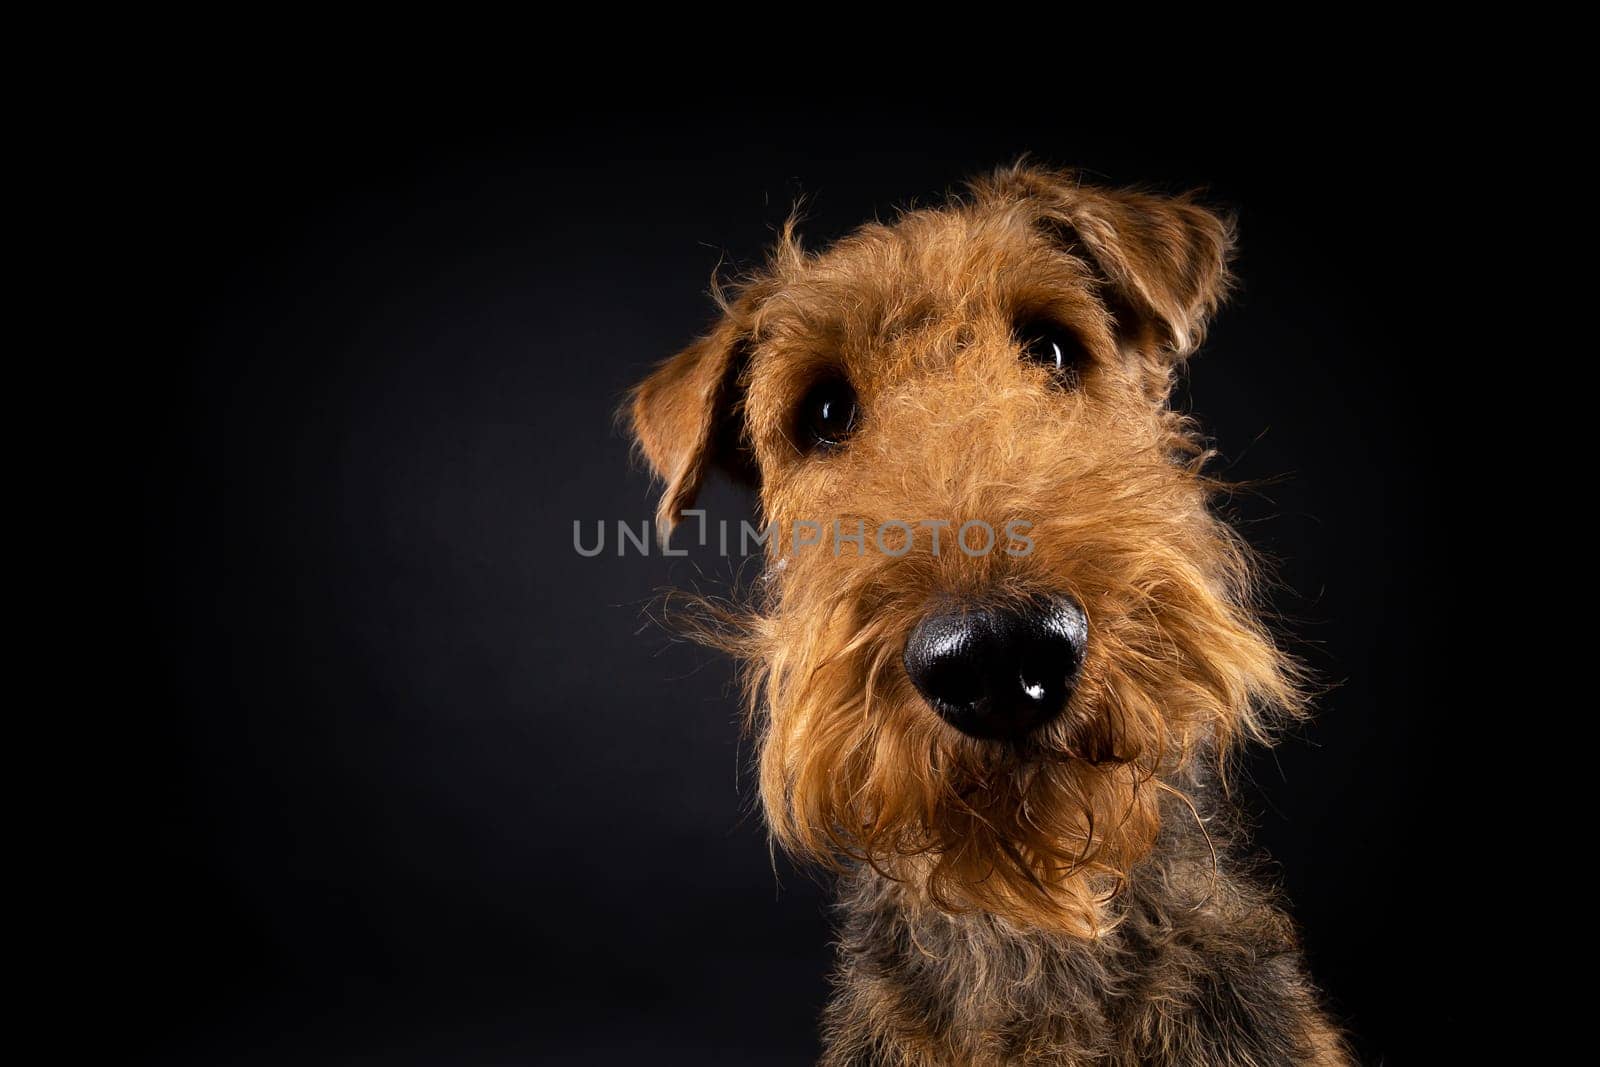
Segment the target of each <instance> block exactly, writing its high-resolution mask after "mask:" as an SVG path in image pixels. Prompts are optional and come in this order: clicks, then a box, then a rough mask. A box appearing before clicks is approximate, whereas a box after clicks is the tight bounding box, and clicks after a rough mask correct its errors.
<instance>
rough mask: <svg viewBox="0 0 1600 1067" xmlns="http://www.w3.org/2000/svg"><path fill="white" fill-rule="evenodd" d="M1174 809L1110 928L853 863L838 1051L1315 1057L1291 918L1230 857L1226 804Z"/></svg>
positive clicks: (1029, 1057) (1160, 1059)
mask: <svg viewBox="0 0 1600 1067" xmlns="http://www.w3.org/2000/svg"><path fill="white" fill-rule="evenodd" d="M1197 807H1198V809H1199V810H1205V807H1206V806H1197ZM1164 815H1165V816H1166V818H1165V820H1164V822H1163V829H1162V833H1161V835H1160V838H1159V840H1158V842H1157V845H1156V847H1155V849H1154V850H1153V852H1152V853H1151V854H1150V856H1149V857H1147V858H1146V859H1145V860H1144V861H1143V862H1142V863H1140V864H1139V865H1138V866H1137V867H1136V868H1135V870H1134V871H1133V872H1132V875H1131V877H1130V880H1129V882H1128V885H1127V886H1126V888H1125V890H1124V891H1123V892H1122V893H1121V894H1119V895H1118V896H1117V897H1115V898H1114V899H1113V900H1112V901H1111V902H1110V904H1108V908H1109V909H1110V917H1111V918H1112V919H1113V925H1112V928H1111V930H1110V932H1108V933H1106V934H1105V935H1103V936H1101V937H1099V938H1096V939H1093V940H1088V939H1083V938H1078V937H1073V936H1070V935H1066V934H1060V933H1052V932H1047V931H1039V930H1025V929H1020V928H1018V927H1016V926H1013V925H1012V924H1010V923H1008V922H1006V921H1004V920H1003V919H1000V918H998V917H996V916H993V915H989V914H985V913H983V912H976V911H969V912H964V913H958V914H950V913H947V912H944V911H941V910H940V909H938V908H936V907H933V906H931V905H930V904H928V903H926V902H924V901H922V900H920V899H919V898H918V897H917V895H916V891H915V889H914V888H913V887H911V886H909V885H907V884H904V883H901V882H897V881H894V880H892V879H889V878H886V877H884V876H883V875H882V874H880V873H878V872H876V871H874V870H872V869H871V868H867V867H863V868H860V869H858V870H856V871H854V872H852V873H850V874H849V875H847V876H846V877H845V878H844V879H843V880H842V881H841V883H840V898H839V903H840V910H841V913H842V914H841V919H842V929H841V937H840V947H839V968H838V972H837V974H836V976H835V986H836V988H835V997H834V999H833V1002H832V1003H831V1005H830V1007H829V1010H828V1016H827V1020H826V1029H827V1035H828V1045H829V1051H828V1054H827V1055H826V1056H825V1058H824V1063H827V1064H871V1063H879V1062H883V1063H917V1064H920V1063H929V1064H933V1063H939V1064H957V1063H996V1064H999V1063H1017V1062H1022V1063H1034V1062H1038V1063H1082V1062H1104V1063H1124V1062H1126V1063H1151V1062H1154V1063H1164V1062H1169V1060H1170V1061H1171V1062H1186V1063H1188V1062H1196V1063H1198V1062H1205V1063H1231V1062H1253V1063H1285V1062H1312V1061H1313V1060H1314V1059H1315V1056H1314V1053H1315V1051H1316V1050H1315V1049H1314V1048H1313V1047H1312V1045H1311V1044H1309V1042H1312V1041H1313V1038H1311V1037H1308V1036H1307V1032H1306V1027H1305V1023H1304V1020H1305V1019H1306V1018H1307V1017H1308V1016H1310V1015H1312V1014H1314V1005H1313V1002H1312V999H1311V998H1312V994H1311V991H1310V987H1309V985H1308V984H1306V983H1304V982H1303V981H1302V980H1301V979H1300V970H1299V968H1300V965H1299V961H1298V956H1297V952H1296V947H1295V943H1294V937H1293V931H1292V928H1291V925H1290V923H1289V922H1288V920H1287V919H1286V918H1285V917H1284V916H1283V915H1282V914H1281V913H1280V912H1279V911H1278V910H1277V909H1276V908H1274V907H1273V906H1272V904H1271V902H1270V900H1269V898H1268V895H1267V894H1266V893H1264V892H1263V891H1261V890H1259V889H1258V888H1256V886H1255V885H1254V884H1253V883H1252V882H1251V881H1250V880H1249V879H1248V877H1247V876H1246V874H1245V872H1243V871H1241V870H1239V869H1238V867H1239V865H1238V864H1237V863H1235V862H1234V861H1233V860H1232V859H1231V858H1230V856H1229V853H1228V851H1227V848H1226V842H1225V841H1223V840H1220V839H1219V838H1220V837H1221V836H1222V834H1221V831H1220V826H1221V825H1222V824H1223V823H1224V822H1225V820H1224V819H1222V818H1221V817H1218V816H1215V815H1213V816H1212V817H1211V818H1207V819H1206V820H1205V822H1204V823H1202V822H1199V821H1197V813H1196V810H1191V809H1190V808H1189V807H1188V805H1187V804H1185V803H1183V802H1182V801H1181V800H1176V801H1174V802H1173V803H1172V804H1171V805H1169V807H1168V810H1167V811H1165V812H1164ZM1213 849H1215V853H1214V852H1213ZM1214 855H1215V857H1216V859H1215V861H1214V859H1213V856H1214ZM1174 975H1181V976H1182V977H1183V978H1184V981H1183V982H1182V983H1180V984H1179V988H1183V989H1185V990H1187V992H1188V993H1189V1000H1188V1003H1186V1004H1180V1003H1174V1002H1173V1001H1172V999H1171V995H1170V994H1171V990H1172V988H1173V982H1172V979H1173V976H1174ZM1158 977H1159V978H1160V979H1161V980H1160V981H1153V979H1156V978H1158ZM1146 989H1151V990H1156V991H1162V992H1161V994H1160V995H1159V996H1157V995H1149V996H1146V995H1145V993H1144V991H1145V990H1146ZM1301 1001H1303V1003H1302V1002H1301ZM1177 1052H1182V1053H1183V1055H1184V1056H1188V1057H1191V1058H1181V1057H1179V1056H1177V1055H1176V1053H1177ZM1249 1056H1255V1057H1256V1058H1255V1059H1253V1060H1252V1059H1249V1058H1248V1057H1249Z"/></svg>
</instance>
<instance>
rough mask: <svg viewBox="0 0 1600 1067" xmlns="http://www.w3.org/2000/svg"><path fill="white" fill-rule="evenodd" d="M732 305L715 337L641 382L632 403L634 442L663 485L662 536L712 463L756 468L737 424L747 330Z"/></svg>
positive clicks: (739, 470)
mask: <svg viewBox="0 0 1600 1067" xmlns="http://www.w3.org/2000/svg"><path fill="white" fill-rule="evenodd" d="M727 310H728V313H727V314H725V315H724V316H723V318H722V320H721V321H720V322H718V323H717V325H716V328H714V329H713V330H712V331H711V332H710V333H709V334H707V335H706V336H704V337H702V338H701V339H700V340H698V341H696V342H695V343H694V344H692V345H690V346H689V347H688V348H686V349H684V350H683V351H682V352H679V353H678V354H677V355H675V356H673V357H672V358H671V359H669V360H667V361H666V362H665V363H662V364H661V365H660V366H659V367H657V368H656V369H655V371H654V372H653V373H652V374H651V375H650V377H648V378H646V379H645V380H644V381H643V382H641V383H639V385H638V386H637V387H635V388H634V390H633V394H632V397H631V401H630V404H629V412H630V415H631V420H632V424H633V437H634V441H635V443H636V444H637V446H638V448H639V451H640V452H641V453H643V455H644V458H645V459H646V460H647V461H648V462H649V464H650V468H651V470H652V471H654V472H655V474H656V476H657V477H658V478H660V479H661V480H662V482H663V483H664V485H665V488H664V489H663V490H662V493H661V502H660V504H659V505H658V507H657V509H656V525H657V530H658V531H659V532H660V535H661V537H662V538H663V539H665V538H666V536H667V534H669V533H671V531H672V527H673V526H674V525H676V524H677V522H678V519H679V518H680V517H681V516H682V514H683V510H684V509H685V508H687V507H689V506H690V505H691V504H693V503H694V499H695V496H696V494H698V493H699V491H700V486H701V484H702V483H704V481H705V477H706V474H707V473H709V471H710V469H711V467H712V466H713V465H715V464H718V463H721V464H723V465H724V466H726V467H727V468H728V469H729V471H730V472H731V473H733V474H735V475H736V476H741V475H742V476H749V475H750V472H751V467H750V461H749V459H748V457H747V456H746V455H745V454H744V452H743V449H742V447H741V445H740V440H739V433H738V430H737V424H736V422H735V419H736V417H737V408H738V404H737V394H738V392H739V376H740V374H741V372H742V371H743V369H744V363H745V355H746V341H747V334H746V333H745V329H744V327H743V325H742V324H741V323H740V322H739V321H737V319H738V316H737V315H736V314H735V311H734V309H732V308H729V309H727Z"/></svg>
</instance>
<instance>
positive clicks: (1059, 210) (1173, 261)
mask: <svg viewBox="0 0 1600 1067" xmlns="http://www.w3.org/2000/svg"><path fill="white" fill-rule="evenodd" d="M990 190H991V191H992V192H995V193H999V194H1001V195H1010V196H1017V195H1020V196H1022V197H1024V198H1026V199H1027V200H1028V201H1029V202H1030V203H1031V204H1033V205H1034V206H1036V208H1037V210H1038V212H1039V215H1038V220H1039V223H1040V224H1041V225H1043V226H1044V227H1046V228H1047V229H1049V230H1050V231H1051V233H1052V236H1053V237H1055V238H1056V239H1058V240H1060V241H1061V242H1062V243H1063V244H1065V245H1067V246H1068V250H1069V251H1071V252H1073V253H1074V254H1077V255H1079V256H1081V257H1082V258H1084V259H1087V260H1089V261H1090V262H1091V264H1092V265H1094V266H1095V267H1096V268H1097V270H1098V272H1099V274H1100V275H1101V277H1102V280H1103V282H1104V283H1105V287H1106V292H1105V295H1106V298H1107V303H1108V304H1110V305H1111V311H1112V313H1113V314H1114V315H1115V316H1116V318H1117V324H1118V327H1119V329H1120V331H1121V333H1122V335H1123V340H1124V343H1126V344H1129V345H1130V346H1132V347H1134V348H1136V349H1138V350H1140V351H1143V352H1145V353H1146V354H1151V355H1154V354H1160V355H1164V356H1168V357H1170V358H1173V359H1175V360H1181V359H1183V358H1184V357H1186V356H1188V355H1190V354H1191V353H1192V352H1194V350H1195V349H1197V348H1199V347H1200V342H1201V341H1202V340H1203V339H1204V337H1205V331H1206V326H1207V324H1208V323H1209V321H1210V319H1211V316H1212V315H1213V314H1214V313H1215V312H1216V310H1217V307H1218V306H1219V305H1220V304H1221V303H1222V300H1223V298H1224V297H1226V296H1227V293H1228V288H1229V284H1230V281H1231V277H1230V275H1229V273H1228V260H1229V258H1230V257H1231V255H1232V253H1233V241H1234V232H1233V223H1232V220H1230V219H1227V218H1224V217H1223V216H1221V215H1219V214H1217V213H1216V212H1214V211H1212V210H1211V209H1209V208H1207V207H1204V206H1202V205H1201V204H1199V203H1197V202H1196V201H1195V200H1194V199H1193V198H1192V197H1189V196H1163V195H1159V194H1155V193H1146V192H1140V191H1137V190H1127V189H1102V188H1099V187H1096V186H1092V185H1084V184H1082V183H1080V182H1079V180H1078V178H1077V176H1076V175H1074V174H1072V173H1071V172H1064V171H1048V170H1043V169H1040V168H1036V167H1026V166H1023V167H1016V168H1012V169H1010V170H1006V171H1002V172H1001V173H1000V174H998V175H996V177H995V179H994V182H993V185H991V186H990Z"/></svg>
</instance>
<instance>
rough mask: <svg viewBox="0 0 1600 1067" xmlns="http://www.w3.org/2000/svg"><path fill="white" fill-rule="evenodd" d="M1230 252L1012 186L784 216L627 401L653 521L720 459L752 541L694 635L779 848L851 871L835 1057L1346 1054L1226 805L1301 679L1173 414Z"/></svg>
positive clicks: (1125, 200)
mask: <svg viewBox="0 0 1600 1067" xmlns="http://www.w3.org/2000/svg"><path fill="white" fill-rule="evenodd" d="M1233 241H1234V232H1233V227H1232V224H1231V222H1230V221H1229V220H1228V219H1227V218H1226V217H1224V216H1222V215H1219V214H1218V213H1217V212H1215V211H1214V210H1212V209H1210V208H1208V207H1207V206H1205V205H1204V204H1203V203H1202V202H1200V200H1199V199H1197V198H1196V197H1195V196H1193V195H1179V196H1168V195H1159V194H1155V193H1150V192H1144V191H1136V190H1122V189H1111V188H1103V187H1097V186H1095V185H1091V184H1086V183H1085V182H1083V181H1082V180H1081V179H1080V177H1079V176H1078V175H1077V174H1075V173H1073V172H1071V171H1064V170H1052V169H1047V168H1044V167H1040V166H1036V165H1032V164H1029V163H1026V162H1023V163H1018V164H1015V165H1012V166H1008V167H1003V168H1000V169H999V170H997V171H995V172H994V173H992V174H990V175H987V176H984V177H982V178H979V179H978V180H975V181H973V182H972V183H970V184H969V185H968V186H967V188H966V189H965V190H964V191H963V192H962V193H961V194H959V195H957V196H954V197H952V198H950V199H949V201H948V202H945V203H942V204H940V205H938V206H934V207H931V208H924V209H915V210H907V211H904V212H902V213H901V214H900V215H899V216H898V217H896V218H895V219H894V220H892V221H891V222H888V223H873V224H869V225H865V226H862V227H861V228H859V229H858V230H856V231H854V232H853V233H851V234H850V235H848V236H846V237H844V238H842V239H840V240H839V241H837V242H835V243H834V244H832V245H831V246H830V247H828V248H827V249H825V250H823V251H820V252H810V251H807V250H805V249H803V248H802V247H801V244H800V242H799V239H798V238H797V236H796V233H795V223H794V221H793V220H791V222H790V223H789V224H788V225H787V226H786V227H785V228H784V229H783V231H782V232H781V234H780V235H779V237H778V239H777V241H776V242H775V247H774V248H773V250H772V251H771V254H770V256H769V258H768V261H767V262H766V264H765V265H764V266H763V267H762V268H761V269H759V270H757V271H755V272H753V273H751V274H750V275H748V276H747V277H745V278H743V279H742V280H741V281H739V283H738V284H737V285H734V286H732V287H730V288H726V289H724V288H722V287H720V286H716V285H714V286H713V292H714V295H715V296H716V299H717V303H718V306H719V310H720V317H719V319H718V320H717V322H716V323H715V325H714V327H713V328H712V329H711V330H710V331H709V332H708V333H707V334H706V335H705V336H704V337H702V338H701V339H700V340H698V341H696V342H695V343H693V344H692V345H690V346H689V347H688V348H687V349H685V350H684V351H682V352H680V353H679V354H677V355H676V356H674V357H672V358H671V359H669V360H667V361H666V362H665V363H663V364H662V365H660V366H659V367H658V368H656V369H655V370H654V371H653V373H651V374H650V376H649V377H648V378H647V379H646V380H645V381H643V382H642V383H641V384H640V385H639V386H638V387H637V388H636V389H635V390H634V391H633V392H632V393H631V395H630V400H629V405H628V407H627V408H626V409H625V410H626V413H627V414H628V415H629V417H630V419H631V428H632V431H633V435H634V438H635V440H636V444H637V446H638V448H639V450H640V451H641V452H642V454H643V456H644V458H645V460H646V461H647V462H648V465H649V466H650V467H651V469H652V470H653V471H654V472H655V474H656V475H658V476H659V478H660V480H661V482H662V483H663V490H662V494H661V499H660V505H659V510H658V526H659V528H660V529H661V530H663V531H668V532H670V530H671V529H672V526H673V524H674V523H675V522H677V521H678V520H679V519H680V518H681V516H682V513H683V511H684V510H685V509H686V508H688V507H690V506H691V505H692V504H693V502H694V499H695V496H696V493H697V491H698V490H699V489H700V487H701V486H702V484H703V482H704V480H705V479H706V477H707V476H708V473H709V472H711V471H712V470H714V469H717V468H718V467H722V468H724V469H726V470H728V471H730V472H731V473H734V474H736V475H742V476H744V477H748V478H751V479H753V480H754V482H755V484H756V485H757V486H758V491H759V499H760V507H761V512H762V516H763V518H764V519H765V520H766V521H767V522H768V523H769V526H768V527H767V528H766V531H767V533H768V534H769V535H770V537H769V539H768V540H767V541H766V542H765V558H766V562H767V567H766V570H765V572H764V577H763V581H761V582H760V583H759V585H760V590H759V592H758V593H756V594H754V595H753V596H752V597H750V598H749V599H750V603H749V604H748V606H744V607H738V608H732V607H728V606H722V607H717V608H715V609H713V610H714V614H715V621H714V622H713V623H711V624H709V625H706V626H704V627H702V629H703V631H704V632H707V633H709V634H710V635H711V638H710V639H711V640H713V641H714V642H715V643H717V644H718V645H720V646H721V647H723V648H726V649H727V650H729V651H730V652H732V653H733V654H735V655H736V656H737V657H739V658H740V659H741V660H742V661H743V662H744V664H745V665H746V682H747V691H748V698H749V699H748V704H749V716H750V724H751V727H752V729H753V732H754V734H755V736H756V737H757V738H758V740H759V753H760V755H759V775H758V777H759V783H760V796H761V800H762V805H763V808H764V812H765V815H766V819H767V823H768V826H769V827H770V830H771V833H772V836H773V838H774V839H775V840H776V841H777V842H778V843H779V844H780V845H781V846H782V847H784V848H786V849H788V850H789V851H790V852H792V853H793V854H795V855H796V856H798V857H801V858H803V859H807V860H812V861H816V862H819V863H821V864H823V865H825V866H826V867H827V868H828V869H830V870H832V871H835V872H837V874H838V876H839V884H838V894H839V897H838V899H839V905H838V907H839V925H840V944H839V951H838V965H837V971H836V974H835V976H834V995H833V997H832V999H831V1001H830V1003H829V1005H828V1007H827V1009H826V1011H825V1015H824V1019H823V1046H824V1051H823V1056H822V1061H821V1062H822V1063H824V1064H827V1065H837V1067H843V1065H867V1064H874V1065H879V1064H881V1065H889V1064H894V1065H907V1067H909V1065H933V1064H938V1065H955V1064H961V1065H967V1064H971V1065H980V1064H983V1065H987V1064H1127V1065H1132V1064H1146V1065H1148V1064H1210V1065H1215V1064H1239V1065H1245V1064H1250V1065H1265V1064H1343V1063H1348V1062H1352V1056H1351V1053H1350V1051H1349V1048H1348V1046H1347V1044H1346V1042H1345V1040H1344V1038H1343V1037H1342V1035H1341V1033H1340V1032H1339V1030H1338V1028H1337V1027H1336V1026H1335V1025H1334V1023H1333V1022H1332V1021H1331V1020H1330V1017H1329V1015H1328V1014H1327V1013H1326V1011H1325V1010H1324V1008H1323V1007H1322V1006H1321V1004H1320V995H1319V993H1318V991H1317V989H1316V988H1315V986H1314V985H1313V984H1312V982H1311V981H1310V979H1309V978H1308V976H1307V974H1306V969H1305V966H1304V964H1303V961H1302V958H1301V954H1300V951H1299V948H1298V945H1297V939H1296V933H1295V930H1294V927H1293V924H1292V923H1291V921H1290V920H1289V919H1288V917H1287V916H1286V915H1285V913H1284V912H1283V911H1282V910H1280V908H1279V906H1278V905H1277V903H1276V901H1275V899H1274V895H1273V893H1272V892H1271V890H1270V889H1269V888H1268V886H1267V885H1266V884H1265V881H1264V879H1262V878H1260V876H1259V875H1258V874H1257V873H1255V872H1253V870H1252V866H1251V864H1250V863H1249V862H1248V861H1247V860H1246V859H1244V858H1243V857H1242V855H1241V853H1240V842H1241V840H1242V833H1241V831H1240V829H1239V827H1238V825H1237V823H1238V820H1237V819H1236V818H1235V817H1234V815H1233V808H1232V805H1231V804H1230V803H1229V801H1228V789H1227V786H1228V780H1229V767H1230V763H1231V762H1232V760H1233V757H1234V755H1235V754H1236V752H1237V751H1238V750H1239V748H1240V746H1241V744H1243V743H1245V742H1251V741H1254V742H1261V743H1270V741H1271V740H1272V737H1273V733H1274V729H1275V727H1277V726H1279V725H1281V724H1283V723H1285V722H1288V721H1291V720H1295V719H1297V718H1299V717H1301V716H1303V715H1304V714H1305V705H1306V700H1307V698H1306V694H1307V692H1308V690H1309V685H1308V682H1307V679H1306V676H1305V672H1304V671H1303V670H1302V668H1301V667H1300V666H1299V665H1298V664H1297V662H1296V661H1295V660H1294V659H1293V657H1291V656H1289V655H1288V654H1286V653H1285V652H1284V651H1283V650H1282V649H1281V648H1280V647H1279V645H1278V643H1276V642H1275V640H1274V638H1273V636H1272V634H1271V633H1270V632H1269V630H1268V628H1267V626H1266V625H1265V624H1264V623H1263V621H1262V611H1261V609H1260V607H1259V599H1260V598H1259V591H1258V584H1259V578H1258V570H1259V568H1258V567H1257V565H1256V564H1255V562H1254V560H1253V558H1252V555H1251V553H1250V551H1249V549H1248V547H1247V546H1246V545H1245V544H1244V542H1243V541H1242V539H1241V538H1240V537H1239V536H1238V535H1237V534H1236V533H1235V532H1234V531H1233V530H1232V529H1231V528H1230V526H1229V525H1228V524H1227V523H1226V521H1225V520H1224V519H1223V518H1221V517H1220V516H1219V515H1218V514H1217V512H1216V510H1215V503H1216V499H1217V496H1218V494H1219V492H1220V491H1222V490H1223V489H1225V488H1226V487H1225V486H1224V485H1222V484H1221V483H1220V482H1218V481H1216V480H1214V479H1213V478H1211V477H1210V476H1208V474H1207V473H1206V472H1205V470H1204V467H1205V465H1206V462H1207V460H1208V459H1209V458H1210V455H1211V453H1210V452H1209V451H1208V449H1207V447H1206V445H1205V443H1204V441H1203V439H1202V437H1201V435H1200V432H1199V429H1198V427H1197V426H1196V424H1195V422H1194V421H1193V420H1192V419H1191V418H1189V417H1188V416H1186V415H1184V414H1182V413H1180V412H1178V411H1176V410H1174V408H1173V406H1172V404H1171V396H1172V393H1173V389H1174V385H1175V383H1176V382H1177V381H1178V379H1179V376H1180V374H1181V373H1182V372H1183V370H1184V367H1185V364H1186V361H1187V360H1188V358H1189V357H1190V356H1191V355H1193V354H1194V352H1195V351H1196V350H1197V348H1198V347H1199V345H1200V344H1201V341H1202V339H1203V337H1204V335H1205V332H1206V328H1207V324H1208V322H1209V320H1210V319H1211V317H1212V315H1213V313H1214V312H1215V311H1216V310H1217V308H1218V306H1219V305H1220V304H1221V302H1222V301H1223V300H1224V298H1225V297H1226V295H1227V292H1228V289H1229V286H1230V281H1231V276H1230V272H1229V260H1230V256H1231V252H1232V248H1233ZM791 529H792V530H794V531H795V534H794V536H792V537H791V536H789V531H790V530H791ZM802 529H803V530H804V533H803V534H802V533H800V531H801V530H802ZM818 530H826V531H828V533H827V534H826V535H823V536H816V535H815V531H818ZM979 548H983V549H984V550H983V551H979V550H978V549H979Z"/></svg>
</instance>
